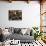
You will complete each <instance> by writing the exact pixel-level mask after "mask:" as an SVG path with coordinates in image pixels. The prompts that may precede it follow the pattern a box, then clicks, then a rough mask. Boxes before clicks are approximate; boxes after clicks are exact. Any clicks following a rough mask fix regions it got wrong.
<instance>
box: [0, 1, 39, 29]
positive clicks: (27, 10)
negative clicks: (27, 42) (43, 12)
mask: <svg viewBox="0 0 46 46" xmlns="http://www.w3.org/2000/svg"><path fill="white" fill-rule="evenodd" d="M16 9H17V10H22V20H19V21H16V20H15V21H9V20H8V10H16ZM0 26H4V27H5V26H8V27H11V26H12V27H19V28H20V27H21V28H23V27H32V26H40V4H39V3H38V2H35V1H34V2H30V3H29V4H27V3H26V2H17V1H16V2H12V3H8V2H1V1H0Z"/></svg>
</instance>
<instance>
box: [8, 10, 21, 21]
mask: <svg viewBox="0 0 46 46" xmlns="http://www.w3.org/2000/svg"><path fill="white" fill-rule="evenodd" d="M9 20H22V10H9Z"/></svg>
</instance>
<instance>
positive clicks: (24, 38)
mask: <svg viewBox="0 0 46 46" xmlns="http://www.w3.org/2000/svg"><path fill="white" fill-rule="evenodd" d="M21 29H22V28H9V32H10V33H11V34H10V35H9V36H4V40H7V39H10V40H13V39H15V40H20V42H21V43H30V42H33V40H34V37H33V36H32V31H31V32H30V34H31V35H28V33H26V34H24V35H23V34H22V33H21ZM23 29H25V28H23Z"/></svg>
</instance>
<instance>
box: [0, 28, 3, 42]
mask: <svg viewBox="0 0 46 46" xmlns="http://www.w3.org/2000/svg"><path fill="white" fill-rule="evenodd" d="M2 41H3V34H2V29H1V28H0V42H2Z"/></svg>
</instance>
